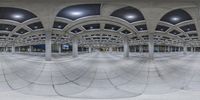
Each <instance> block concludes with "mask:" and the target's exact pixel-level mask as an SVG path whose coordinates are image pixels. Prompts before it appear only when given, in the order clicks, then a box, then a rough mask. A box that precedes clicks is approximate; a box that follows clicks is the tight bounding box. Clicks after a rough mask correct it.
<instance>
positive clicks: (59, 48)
mask: <svg viewBox="0 0 200 100" xmlns="http://www.w3.org/2000/svg"><path fill="white" fill-rule="evenodd" d="M57 47H58V53H59V54H61V53H62V51H61V49H62V46H61V44H58V46H57Z"/></svg>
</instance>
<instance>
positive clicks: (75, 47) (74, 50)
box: [72, 38, 78, 57]
mask: <svg viewBox="0 0 200 100" xmlns="http://www.w3.org/2000/svg"><path fill="white" fill-rule="evenodd" d="M72 56H73V57H77V56H78V40H77V38H73V40H72Z"/></svg>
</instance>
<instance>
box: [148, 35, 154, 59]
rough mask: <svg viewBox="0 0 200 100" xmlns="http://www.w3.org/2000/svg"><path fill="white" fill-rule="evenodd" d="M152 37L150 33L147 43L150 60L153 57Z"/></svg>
mask: <svg viewBox="0 0 200 100" xmlns="http://www.w3.org/2000/svg"><path fill="white" fill-rule="evenodd" d="M153 39H154V37H153V34H152V33H150V34H149V43H148V46H149V58H150V59H153V55H154V41H153Z"/></svg>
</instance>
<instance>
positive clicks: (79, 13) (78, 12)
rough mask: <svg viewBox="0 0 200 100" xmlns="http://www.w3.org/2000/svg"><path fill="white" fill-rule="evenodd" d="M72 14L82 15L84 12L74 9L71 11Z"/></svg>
mask: <svg viewBox="0 0 200 100" xmlns="http://www.w3.org/2000/svg"><path fill="white" fill-rule="evenodd" d="M70 14H71V15H72V16H81V15H82V14H83V12H81V11H72V12H70Z"/></svg>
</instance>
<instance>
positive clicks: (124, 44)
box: [123, 37, 129, 58]
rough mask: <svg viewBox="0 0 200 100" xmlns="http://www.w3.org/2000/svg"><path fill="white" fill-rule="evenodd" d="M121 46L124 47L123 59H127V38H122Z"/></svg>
mask: <svg viewBox="0 0 200 100" xmlns="http://www.w3.org/2000/svg"><path fill="white" fill-rule="evenodd" d="M123 46H124V57H125V58H127V57H129V45H128V38H126V37H125V38H124V41H123Z"/></svg>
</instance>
